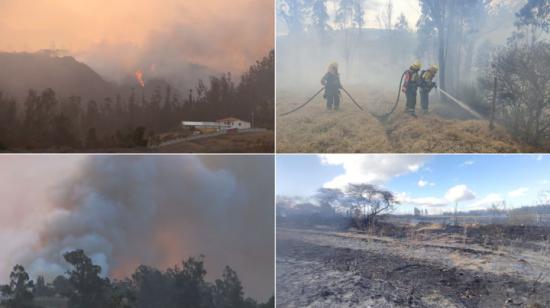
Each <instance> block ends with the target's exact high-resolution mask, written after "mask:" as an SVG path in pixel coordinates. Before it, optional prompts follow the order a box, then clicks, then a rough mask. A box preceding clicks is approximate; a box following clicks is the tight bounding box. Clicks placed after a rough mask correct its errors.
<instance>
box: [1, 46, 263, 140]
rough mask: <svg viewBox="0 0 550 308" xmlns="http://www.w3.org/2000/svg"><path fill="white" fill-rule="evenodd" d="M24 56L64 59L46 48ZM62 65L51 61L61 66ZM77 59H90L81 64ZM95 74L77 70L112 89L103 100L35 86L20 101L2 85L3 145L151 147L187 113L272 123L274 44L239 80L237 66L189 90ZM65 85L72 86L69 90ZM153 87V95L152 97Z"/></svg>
mask: <svg viewBox="0 0 550 308" xmlns="http://www.w3.org/2000/svg"><path fill="white" fill-rule="evenodd" d="M19 57H23V58H25V59H35V58H40V60H39V61H46V62H48V61H50V62H55V61H58V60H57V59H53V58H50V57H49V56H47V55H27V56H24V55H22V56H19ZM0 58H1V56H0ZM62 61H65V62H67V61H69V63H71V64H72V63H73V62H74V61H72V62H71V60H62ZM62 64H63V63H60V65H62ZM56 65H57V64H50V66H54V67H59V66H58V65H57V66H56ZM74 65H75V66H77V67H83V65H82V64H80V66H78V65H77V64H74ZM84 67H85V66H84ZM93 74H95V73H93V71H91V70H89V69H88V72H87V73H83V74H81V73H77V76H84V78H86V76H88V78H89V76H90V75H91V76H92V77H93V78H95V80H96V81H97V82H98V84H100V86H99V87H97V86H96V87H94V88H88V89H87V90H88V91H96V93H95V95H97V96H99V95H102V93H101V92H102V91H105V92H106V93H104V95H105V96H104V99H103V100H99V101H97V100H89V101H85V100H83V99H82V97H80V96H77V95H71V96H69V97H59V96H58V95H57V94H56V92H55V89H51V88H47V89H45V90H43V91H40V92H37V91H36V90H33V89H31V90H29V92H28V95H27V96H26V98H25V100H24V102H18V101H16V99H14V98H12V97H9V96H7V95H3V94H2V92H1V91H0V119H2V120H3V121H2V123H1V124H0V148H22V149H31V150H32V149H63V148H66V149H98V148H120V147H129V148H131V147H144V146H146V145H147V139H148V137H149V136H151V135H152V134H155V133H162V132H166V131H170V130H174V129H177V128H178V127H179V125H180V123H181V121H182V120H191V121H192V120H201V121H208V120H210V121H214V120H217V119H220V118H222V117H228V116H234V117H238V118H240V119H243V120H246V121H251V122H252V121H253V122H254V124H255V125H256V126H259V127H264V128H273V123H274V122H273V121H274V119H273V114H274V99H273V97H274V52H273V51H271V52H270V53H269V54H268V55H267V56H266V57H264V58H263V59H262V60H259V61H257V62H256V63H255V64H254V65H252V66H251V67H250V68H249V70H248V71H247V72H245V73H244V74H243V75H242V76H241V78H240V80H239V81H235V80H233V77H232V75H231V73H227V74H222V75H221V76H219V77H214V76H212V77H210V79H209V81H208V82H204V81H202V80H199V82H198V84H197V86H196V87H195V88H194V89H191V90H190V91H189V93H179V92H178V91H177V90H176V89H174V88H173V87H171V86H170V85H169V84H168V83H166V82H163V81H156V82H155V81H154V80H153V81H152V82H151V83H150V84H151V85H149V82H148V83H146V86H147V91H146V88H141V87H139V86H138V88H131V89H126V90H124V89H119V90H122V92H123V93H124V92H125V93H128V96H122V95H120V94H112V93H115V91H116V90H114V89H113V88H112V87H109V86H108V84H107V83H106V82H104V81H102V79H101V78H100V77H99V76H94V75H93ZM43 78H45V76H44V77H43ZM42 82H43V83H44V82H45V81H42ZM46 83H47V82H46ZM57 84H59V85H63V84H64V83H63V82H60V83H57ZM87 85H88V86H89V83H86V84H80V86H81V87H82V88H83V89H86V87H87ZM98 88H99V90H97V89H98ZM63 90H64V91H65V93H67V91H70V89H66V88H64V89H63ZM76 90H78V89H76ZM98 92H99V93H98ZM146 92H148V93H150V96H147V97H146V96H145V94H146ZM71 93H72V92H71ZM111 95H112V96H111Z"/></svg>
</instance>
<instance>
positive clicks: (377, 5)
mask: <svg viewBox="0 0 550 308" xmlns="http://www.w3.org/2000/svg"><path fill="white" fill-rule="evenodd" d="M339 1H340V0H328V2H327V9H328V12H329V15H330V16H331V20H332V21H333V24H332V26H333V27H335V26H334V15H335V12H336V9H337V7H338V2H339ZM391 1H392V4H393V14H392V15H393V17H392V24H395V23H396V22H397V18H398V17H399V15H401V13H403V14H404V15H405V17H406V18H407V20H408V22H409V26H410V27H411V28H412V29H416V23H417V21H418V19H419V18H420V13H421V10H420V3H419V1H418V0H391ZM364 3H365V4H364V9H365V17H364V19H365V28H382V27H383V26H382V25H381V24H380V21H379V18H380V17H381V15H382V14H385V12H386V7H387V4H388V0H368V1H364ZM277 21H278V23H277V33H278V34H285V33H286V27H285V24H284V23H283V22H281V19H277Z"/></svg>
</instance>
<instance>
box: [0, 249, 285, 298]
mask: <svg viewBox="0 0 550 308" xmlns="http://www.w3.org/2000/svg"><path fill="white" fill-rule="evenodd" d="M63 257H64V259H65V261H66V262H68V263H69V264H70V265H71V267H72V269H71V270H69V271H67V273H66V275H64V276H58V277H57V278H55V279H54V280H53V282H52V283H48V284H47V283H45V281H44V278H43V277H38V278H37V279H36V283H34V282H33V281H32V280H31V279H30V277H29V275H28V274H27V272H26V271H25V269H24V268H23V266H21V265H16V266H15V267H14V268H13V271H12V273H11V274H10V283H9V284H7V285H4V286H2V288H1V292H2V295H3V296H4V299H3V300H2V302H1V303H0V304H1V305H4V306H6V307H7V308H32V307H41V305H40V303H39V302H38V300H35V298H36V299H38V298H48V297H49V298H52V297H62V298H65V299H66V301H67V305H68V307H75V308H76V307H78V308H96V307H105V308H109V307H111V308H130V307H136V308H147V307H151V308H152V307H166V308H170V307H197V308H200V307H228V308H229V307H243V308H249V307H250V308H254V307H259V308H267V307H274V298H273V297H271V299H270V300H269V301H268V302H267V303H264V304H258V303H256V301H254V300H253V299H251V298H244V292H243V287H242V285H241V282H240V280H239V277H238V276H237V273H236V272H235V271H233V270H232V269H231V268H230V267H228V266H227V267H226V268H225V269H224V271H223V274H222V277H221V278H220V279H216V280H215V281H214V283H210V282H207V281H205V275H206V269H205V268H204V263H203V260H202V256H201V257H199V258H189V259H187V260H185V261H183V262H182V264H181V266H174V267H172V268H169V269H167V270H166V271H160V270H158V269H155V268H152V267H149V266H145V265H141V266H139V267H138V268H137V269H136V271H135V272H134V274H132V277H131V278H128V279H124V280H115V281H111V280H110V279H109V278H103V277H101V276H100V273H101V267H100V266H98V265H95V264H93V262H92V260H91V259H90V258H89V257H88V256H86V254H85V253H84V251H82V250H74V251H69V252H67V253H65V254H64V255H63Z"/></svg>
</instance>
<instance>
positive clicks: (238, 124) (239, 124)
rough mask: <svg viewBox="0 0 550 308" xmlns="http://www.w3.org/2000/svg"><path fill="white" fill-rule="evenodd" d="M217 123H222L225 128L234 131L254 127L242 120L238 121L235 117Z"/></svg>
mask: <svg viewBox="0 0 550 308" xmlns="http://www.w3.org/2000/svg"><path fill="white" fill-rule="evenodd" d="M216 122H218V123H222V124H223V125H224V126H225V127H228V129H232V128H236V129H247V128H250V127H252V125H250V122H246V121H243V120H241V119H237V118H233V117H229V118H224V119H219V120H218V121H216Z"/></svg>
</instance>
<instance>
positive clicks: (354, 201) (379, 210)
mask: <svg viewBox="0 0 550 308" xmlns="http://www.w3.org/2000/svg"><path fill="white" fill-rule="evenodd" d="M345 194H346V199H345V200H346V201H347V202H348V203H349V204H350V205H351V207H352V208H354V209H355V212H357V210H359V211H360V212H361V214H362V215H363V222H362V223H363V226H365V227H367V226H369V225H371V224H375V223H376V219H377V217H378V216H380V215H382V214H386V213H391V212H392V211H394V210H395V206H396V205H397V204H399V203H398V201H397V200H396V198H395V196H394V194H393V193H392V192H390V191H388V190H385V189H382V188H379V187H377V186H375V185H371V184H348V186H347V187H346V192H345Z"/></svg>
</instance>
